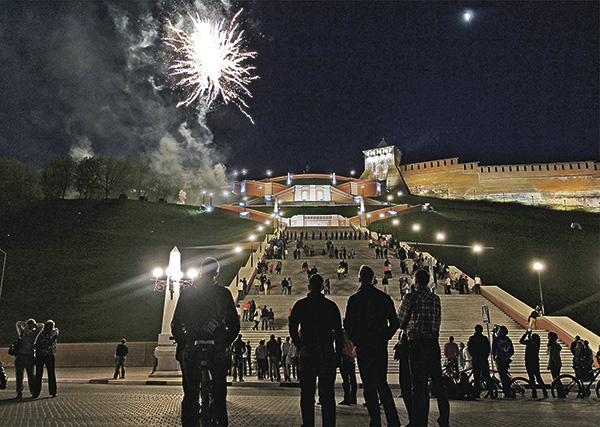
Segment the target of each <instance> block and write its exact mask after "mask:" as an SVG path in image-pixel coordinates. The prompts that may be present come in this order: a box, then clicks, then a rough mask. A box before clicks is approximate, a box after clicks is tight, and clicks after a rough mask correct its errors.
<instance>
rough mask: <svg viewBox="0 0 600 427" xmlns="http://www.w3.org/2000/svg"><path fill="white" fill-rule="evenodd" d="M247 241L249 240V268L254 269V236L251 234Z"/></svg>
mask: <svg viewBox="0 0 600 427" xmlns="http://www.w3.org/2000/svg"><path fill="white" fill-rule="evenodd" d="M248 239H250V242H251V243H250V249H251V252H250V267H254V241H255V240H256V236H255V235H254V234H251V235H250V236H249V237H248Z"/></svg>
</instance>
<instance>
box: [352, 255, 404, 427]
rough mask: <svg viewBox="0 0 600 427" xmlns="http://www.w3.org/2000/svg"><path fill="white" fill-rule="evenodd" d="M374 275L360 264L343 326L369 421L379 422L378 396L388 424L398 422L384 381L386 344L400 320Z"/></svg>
mask: <svg viewBox="0 0 600 427" xmlns="http://www.w3.org/2000/svg"><path fill="white" fill-rule="evenodd" d="M374 277H375V273H374V272H373V269H372V268H371V267H369V266H366V265H363V266H361V267H360V270H359V272H358V280H359V282H360V284H361V286H360V289H359V290H358V292H356V293H355V294H354V295H352V296H351V297H350V298H349V299H348V305H347V306H346V317H345V319H344V328H345V329H346V333H347V334H348V338H350V341H352V342H353V343H354V345H355V346H356V356H357V359H358V369H359V371H360V377H361V379H362V382H363V385H364V388H365V393H364V394H365V402H366V404H367V410H368V411H369V416H370V418H371V423H370V425H381V413H380V410H379V401H380V400H381V403H382V404H383V409H384V411H385V416H386V419H387V425H388V426H399V425H400V419H399V418H398V411H397V410H396V404H395V403H394V398H393V396H392V392H391V391H390V387H389V385H388V382H387V366H388V349H387V344H388V341H389V340H390V339H391V338H392V337H393V336H394V334H395V332H396V331H397V330H398V326H399V322H398V317H397V316H396V310H395V308H394V302H393V301H392V299H391V298H390V296H389V295H387V294H385V293H384V292H382V291H380V290H379V289H377V288H375V286H374V285H373V279H374ZM378 395H379V397H378Z"/></svg>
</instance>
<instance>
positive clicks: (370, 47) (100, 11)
mask: <svg viewBox="0 0 600 427" xmlns="http://www.w3.org/2000/svg"><path fill="white" fill-rule="evenodd" d="M240 7H243V8H244V11H243V12H242V15H241V18H242V27H243V29H244V31H245V33H244V35H245V38H246V40H247V41H248V48H249V49H252V50H256V51H257V52H258V56H257V58H256V60H255V61H254V64H255V66H256V67H257V74H258V75H259V76H260V79H259V80H256V81H254V82H253V83H251V85H250V90H251V92H252V94H253V98H252V99H249V100H248V104H249V109H248V111H249V113H250V114H251V115H252V117H253V119H254V121H255V122H256V124H255V125H252V124H251V123H250V121H249V120H248V119H247V118H246V117H244V116H243V115H242V114H241V113H240V112H239V111H238V110H237V109H236V108H235V107H234V106H232V105H222V104H215V105H213V107H212V108H211V110H210V111H208V113H206V114H204V113H203V112H202V111H201V108H200V109H199V108H197V106H192V107H186V108H183V107H180V108H176V103H177V102H178V101H180V100H181V98H182V96H183V94H182V93H181V91H180V90H178V89H173V81H172V79H170V78H169V77H168V76H167V72H168V69H167V67H168V64H169V54H168V52H166V48H165V46H164V44H162V43H161V41H160V36H161V34H163V32H164V23H165V19H166V18H170V19H172V20H173V21H174V22H177V19H178V17H179V18H180V17H181V16H185V12H187V11H199V12H200V14H201V15H208V16H215V17H223V18H225V17H226V18H227V19H230V18H231V17H232V16H233V14H234V13H235V12H236V11H237V10H239V8H240ZM466 10H470V11H472V13H473V19H472V20H471V22H469V23H467V22H465V21H464V20H463V16H462V15H463V13H464V12H465V11H466ZM599 22H600V16H599V3H598V2H595V1H594V2H592V1H586V2H576V1H567V2H542V1H535V2H522V1H513V2H487V1H486V2H456V3H455V2H425V1H415V2H401V1H397V2H358V1H354V2H343V1H331V2H314V1H311V2H288V1H285V2H284V1H278V2H269V1H258V2H238V3H233V2H216V1H213V2H200V1H196V2H194V1H184V0H181V1H175V0H170V1H160V2H159V1H149V2H142V1H139V2H138V1H130V2H127V1H112V2H111V1H106V2H101V1H98V2H70V1H63V2H6V1H3V2H2V3H1V4H0V111H1V115H0V156H3V157H8V158H18V159H20V160H24V161H28V162H32V163H34V164H36V165H38V166H41V165H42V164H43V163H44V162H45V161H46V160H47V159H48V158H49V157H52V156H54V155H57V154H66V153H69V152H73V151H72V150H73V149H79V150H80V151H79V153H81V152H89V153H93V154H95V155H106V156H126V157H129V158H133V157H135V156H138V155H148V156H154V158H155V159H156V158H157V157H159V156H163V157H164V158H163V160H162V161H163V163H162V164H163V165H164V164H165V162H166V161H167V160H165V159H168V158H169V157H168V156H171V157H172V158H173V162H175V163H177V164H179V165H183V166H184V167H187V168H195V169H198V170H199V171H200V170H202V171H204V172H202V176H203V177H204V178H203V179H207V180H213V181H218V180H219V179H220V178H221V177H222V176H223V175H224V174H223V171H222V168H220V166H219V167H216V166H215V165H219V164H220V163H222V164H224V165H225V166H226V168H227V172H231V171H232V170H234V169H238V168H242V167H246V168H248V169H249V172H250V175H251V176H254V177H264V171H265V170H267V169H272V170H274V171H275V172H276V173H278V174H279V173H280V174H284V173H286V172H287V171H292V172H300V171H301V170H302V169H303V168H304V166H305V165H309V166H310V167H311V170H312V171H316V172H331V171H335V172H337V173H338V174H343V175H346V174H348V172H349V170H350V169H357V170H359V171H360V170H362V150H364V149H368V148H373V147H375V146H376V145H377V144H378V143H379V141H381V139H382V138H385V140H386V141H387V142H388V144H394V145H396V146H397V147H398V148H399V149H400V150H401V151H402V152H403V153H404V157H403V162H404V163H410V162H417V161H425V160H433V159H438V158H445V157H459V158H460V160H461V161H480V162H481V163H482V164H507V163H535V162H554V161H570V160H598V159H599V157H600V155H599V151H600V148H599V141H600V139H599V111H598V101H599V58H598V53H599ZM182 124H183V125H182ZM81 150H83V151H81ZM75 152H77V151H75ZM207 171H208V172H207Z"/></svg>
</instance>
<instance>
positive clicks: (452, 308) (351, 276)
mask: <svg viewBox="0 0 600 427" xmlns="http://www.w3.org/2000/svg"><path fill="white" fill-rule="evenodd" d="M289 230H293V231H295V232H296V233H297V234H298V235H299V234H300V231H305V232H306V231H308V232H309V236H310V237H312V231H315V232H316V240H312V239H305V240H304V242H305V243H306V244H308V245H309V246H310V245H312V244H314V245H315V256H312V257H310V256H309V257H302V258H300V259H293V257H291V254H292V251H293V248H290V247H289V246H288V248H290V250H289V252H290V257H289V258H288V259H287V260H283V268H282V273H281V274H268V275H267V276H268V277H269V279H270V280H271V282H272V285H273V286H272V289H271V293H270V295H264V292H263V294H262V295H255V293H254V286H253V287H252V289H251V291H250V293H249V294H248V295H247V296H246V297H245V298H244V300H242V301H240V304H241V305H242V304H243V303H244V302H246V301H249V300H254V301H255V302H256V304H257V305H258V306H261V307H262V306H265V305H266V306H267V308H273V311H274V312H275V328H276V330H275V331H252V330H251V329H252V326H253V325H254V322H242V328H241V332H240V333H242V334H243V336H244V340H250V341H251V345H252V347H253V348H255V347H256V345H257V344H258V341H259V340H260V339H266V340H268V338H269V336H270V334H271V333H273V334H275V336H276V337H279V336H281V337H282V338H283V339H285V337H286V336H288V335H289V332H288V323H287V316H288V311H289V310H290V308H291V307H292V306H293V305H294V303H295V302H296V301H297V300H299V299H300V298H303V297H304V296H305V295H306V293H307V283H308V278H307V276H306V274H303V273H302V272H301V266H302V263H303V262H304V261H307V262H308V264H309V267H310V268H312V267H313V266H316V267H317V269H318V271H319V274H321V275H322V276H323V277H324V278H329V279H330V281H331V295H330V296H329V298H330V299H332V300H333V301H334V302H335V303H336V304H337V305H338V307H339V309H340V314H341V316H342V319H343V318H344V314H345V310H346V303H347V300H348V297H349V296H350V295H352V294H353V293H354V292H355V291H356V290H357V289H358V286H359V284H358V279H357V277H358V270H359V268H360V266H361V265H363V264H367V265H369V266H370V267H372V268H373V269H374V270H375V273H376V275H377V278H378V282H379V285H378V286H379V287H380V286H381V285H380V284H381V277H383V263H384V261H385V260H382V259H376V258H375V252H374V250H373V249H369V248H368V240H365V239H364V238H363V239H362V240H332V243H333V244H334V246H336V247H338V248H342V247H345V248H346V249H347V250H348V251H349V250H350V249H354V250H355V251H356V256H355V258H354V259H347V260H346V261H347V262H348V266H349V271H348V274H347V276H346V279H343V280H338V278H337V266H338V263H339V259H329V257H328V256H327V255H324V256H323V255H321V251H322V250H323V249H325V247H326V241H325V240H324V239H323V240H319V239H318V236H319V231H322V232H324V231H325V230H328V233H329V232H330V231H331V228H327V229H325V228H323V229H319V228H311V227H307V228H297V229H289ZM333 230H334V231H335V230H337V231H338V232H339V231H342V232H343V231H351V229H349V228H346V229H344V228H342V227H340V228H334V229H333ZM290 258H291V259H290ZM389 260H390V262H391V263H392V273H393V278H392V279H390V285H389V294H390V296H391V297H392V299H393V300H394V303H395V305H396V308H398V306H399V304H400V290H399V287H398V278H399V277H400V275H399V271H400V268H399V260H397V259H395V258H393V257H392V256H391V254H390V257H389ZM274 263H275V262H274ZM288 277H290V278H291V279H292V283H293V286H292V294H291V295H281V289H282V288H281V280H282V279H283V278H288ZM436 293H437V294H438V295H439V297H440V299H441V304H442V324H441V328H440V347H443V345H444V343H445V342H446V341H447V340H448V337H449V336H450V335H452V336H454V341H455V342H456V343H460V342H464V343H465V344H466V343H467V341H468V339H469V337H470V336H471V335H472V334H473V333H474V327H475V325H476V324H482V306H483V305H487V306H488V309H489V313H490V320H491V325H490V333H491V328H492V325H493V324H498V325H504V326H506V327H507V328H508V330H509V337H510V338H511V339H512V341H513V344H514V347H515V355H514V356H513V363H512V364H511V370H510V371H511V375H512V376H513V377H515V376H525V377H526V376H527V375H526V370H525V346H524V345H521V344H519V339H520V338H521V336H522V335H523V333H525V329H524V328H523V327H522V326H521V325H519V324H518V323H517V322H515V321H514V320H513V319H511V318H510V317H509V316H508V315H506V314H505V313H504V312H503V311H501V310H500V309H498V308H497V307H495V306H494V305H492V304H491V303H490V302H489V301H488V300H486V299H485V298H484V297H483V296H481V295H474V294H470V295H459V294H457V293H455V294H452V295H445V294H444V293H443V291H442V289H441V287H440V286H438V288H436ZM259 328H260V325H259ZM535 332H537V333H538V334H539V335H540V338H541V341H542V343H541V348H540V366H541V371H542V374H543V375H544V374H545V372H547V371H546V370H545V365H546V361H547V357H546V355H545V349H546V344H547V331H543V330H538V331H535ZM484 334H486V329H485V325H484ZM395 343H396V340H391V341H390V343H389V359H388V360H389V362H388V363H389V366H388V372H389V375H390V376H391V377H390V380H391V381H393V382H396V381H397V374H398V363H397V362H395V361H394V360H393V346H394V345H395ZM562 345H563V351H562V352H561V353H562V358H563V372H571V371H572V369H571V368H570V365H571V363H570V362H571V353H570V352H569V351H568V348H567V346H566V345H564V344H562ZM443 361H444V360H443V357H442V363H443ZM544 376H545V377H548V380H549V374H548V375H547V376H546V375H544Z"/></svg>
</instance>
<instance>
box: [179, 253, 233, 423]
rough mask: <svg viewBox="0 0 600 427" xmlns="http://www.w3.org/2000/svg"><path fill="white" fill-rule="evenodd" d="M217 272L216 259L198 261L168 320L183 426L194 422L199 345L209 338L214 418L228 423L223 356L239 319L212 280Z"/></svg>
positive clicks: (228, 298)
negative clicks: (195, 275)
mask: <svg viewBox="0 0 600 427" xmlns="http://www.w3.org/2000/svg"><path fill="white" fill-rule="evenodd" d="M218 275H219V262H218V261H217V260H216V259H214V258H210V257H209V258H206V259H205V260H204V261H202V276H201V278H200V280H197V281H196V282H195V283H194V286H191V287H189V288H187V289H185V290H183V291H182V292H181V295H180V297H179V301H178V302H177V308H176V309H175V313H174V315H173V321H172V322H171V330H172V333H173V337H174V338H175V341H176V342H177V353H176V357H177V360H178V361H179V363H181V373H182V376H183V393H184V396H183V402H182V403H181V422H182V424H183V425H184V426H197V425H198V421H199V420H198V413H199V409H200V404H199V398H200V379H201V366H200V362H201V360H200V359H199V353H200V346H202V345H207V343H210V342H211V341H212V342H213V343H214V344H212V349H211V351H210V353H211V354H210V356H209V360H208V366H209V369H210V373H211V376H212V394H213V399H214V411H215V418H216V422H217V424H218V425H223V426H225V425H228V419H227V403H226V398H227V381H226V380H227V370H228V368H229V366H230V359H228V357H227V348H228V347H229V346H230V345H231V343H232V342H233V340H234V339H235V338H236V337H237V335H238V332H239V331H240V319H239V317H238V315H237V311H236V309H235V304H234V302H233V298H232V296H231V293H230V292H229V290H227V288H224V287H223V286H220V285H219V284H218V283H217V282H216V279H217V276H218ZM200 341H202V342H203V343H200ZM209 345H210V344H209Z"/></svg>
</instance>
